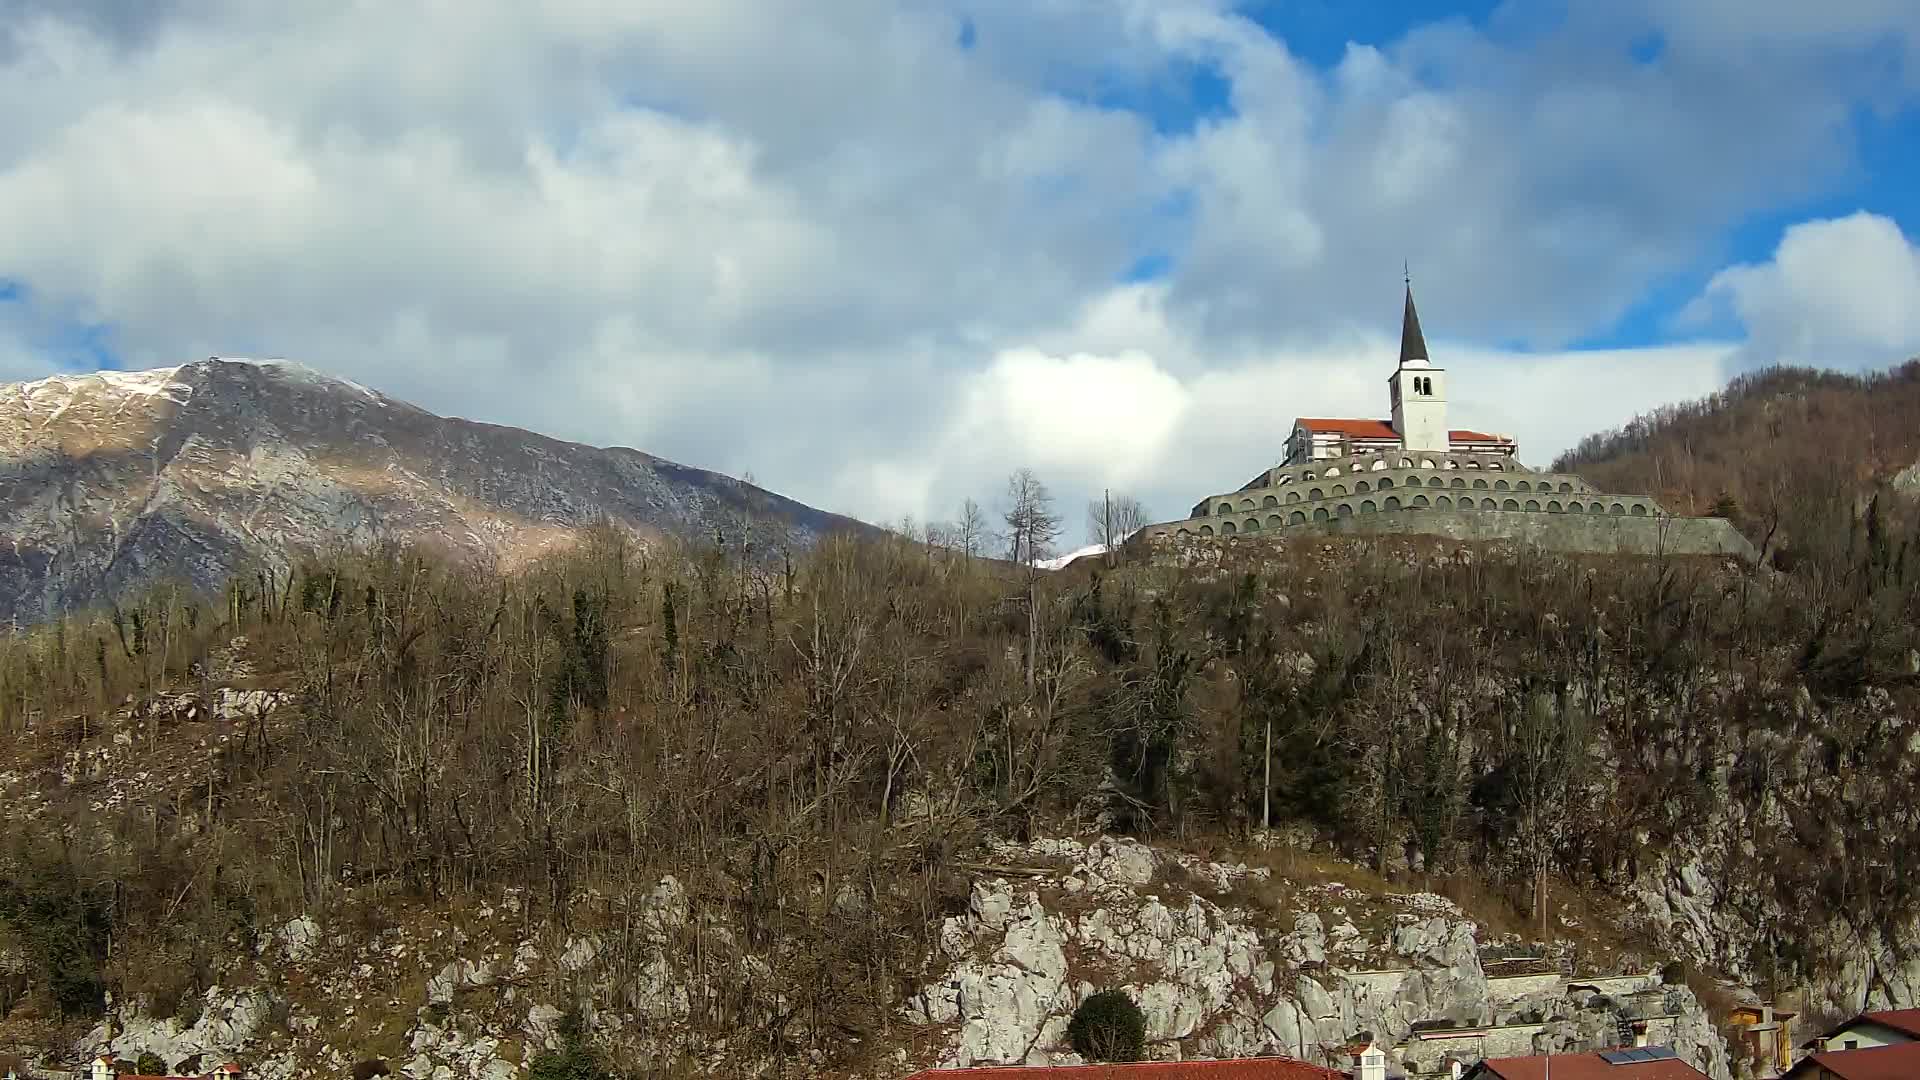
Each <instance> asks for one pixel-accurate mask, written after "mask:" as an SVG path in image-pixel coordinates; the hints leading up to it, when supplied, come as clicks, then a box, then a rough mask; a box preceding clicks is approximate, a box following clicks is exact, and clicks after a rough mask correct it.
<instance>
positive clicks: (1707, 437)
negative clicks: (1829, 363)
mask: <svg viewBox="0 0 1920 1080" xmlns="http://www.w3.org/2000/svg"><path fill="white" fill-rule="evenodd" d="M1916 462H1920V360H1911V361H1908V362H1907V363H1905V364H1902V365H1899V366H1897V367H1894V368H1892V369H1890V370H1888V371H1884V372H1873V373H1868V374H1864V375H1846V374H1842V373H1839V372H1832V371H1818V370H1814V369H1811V368H1786V367H1781V368H1770V369H1767V370H1764V371H1759V372H1755V373H1753V374H1750V375H1742V376H1740V377H1739V378H1737V379H1734V380H1733V381H1732V382H1731V383H1729V384H1728V386H1727V388H1726V389H1725V390H1723V391H1721V392H1720V393H1717V394H1713V395H1711V396H1709V397H1706V398H1703V399H1700V400H1698V401H1691V402H1685V403H1682V404H1678V405H1671V406H1667V407H1665V408H1662V409H1659V410H1657V411H1655V412H1652V413H1649V414H1647V415H1646V416H1642V417H1639V418H1637V419H1635V420H1634V421H1633V422H1632V423H1629V424H1628V425H1627V426H1626V427H1624V428H1621V429H1619V430H1617V431H1609V432H1601V433H1598V434H1594V435H1589V436H1588V437H1587V438H1585V439H1583V440H1582V441H1581V442H1580V443H1579V445H1577V446H1576V447H1574V448H1573V449H1572V450H1571V451H1568V452H1567V453H1566V454H1563V455H1561V456H1560V458H1559V459H1558V460H1556V461H1555V462H1554V464H1553V468H1554V469H1555V471H1563V470H1564V471H1572V472H1578V473H1579V474H1580V475H1582V476H1585V477H1587V478H1588V479H1589V480H1591V481H1593V482H1594V483H1596V484H1598V485H1600V486H1601V487H1602V488H1604V489H1606V490H1608V491H1632V492H1647V493H1650V494H1652V495H1654V496H1655V497H1657V498H1659V499H1660V500H1662V501H1663V502H1664V503H1665V505H1666V506H1667V507H1669V508H1670V509H1673V510H1675V511H1676V512H1679V513H1683V514H1708V513H1719V514H1722V515H1723V516H1729V517H1732V518H1733V519H1734V521H1735V523H1736V524H1738V525H1739V526H1740V528H1741V529H1742V531H1743V532H1745V533H1747V535H1748V538H1749V539H1751V540H1753V541H1754V543H1755V544H1760V545H1768V546H1770V547H1771V550H1772V551H1774V552H1777V551H1778V550H1780V548H1782V547H1783V546H1785V547H1788V548H1792V547H1795V546H1798V547H1805V546H1806V545H1807V544H1808V543H1812V542H1815V541H1816V538H1817V534H1819V533H1820V532H1821V530H1822V525H1821V522H1822V521H1823V520H1827V519H1831V518H1832V517H1833V516H1834V515H1836V514H1838V513H1842V512H1844V511H1857V509H1858V507H1859V505H1861V504H1863V503H1864V501H1865V499H1867V498H1869V497H1870V496H1871V494H1872V492H1873V490H1875V488H1876V486H1877V485H1878V484H1880V483H1882V482H1885V481H1887V480H1888V479H1889V478H1891V477H1893V476H1895V475H1896V474H1898V473H1899V472H1901V471H1902V470H1906V469H1911V468H1912V467H1913V466H1914V465H1915V463H1916Z"/></svg>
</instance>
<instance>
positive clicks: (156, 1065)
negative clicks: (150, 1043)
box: [133, 1050, 167, 1076]
mask: <svg viewBox="0 0 1920 1080" xmlns="http://www.w3.org/2000/svg"><path fill="white" fill-rule="evenodd" d="M133 1067H134V1068H136V1069H138V1070H140V1075H142V1076H165V1075H167V1063H166V1062H164V1061H161V1060H160V1055H159V1054H156V1053H154V1052H153V1051H151V1050H148V1051H147V1052H145V1053H143V1054H141V1055H140V1058H139V1060H138V1061H135V1062H134V1063H133Z"/></svg>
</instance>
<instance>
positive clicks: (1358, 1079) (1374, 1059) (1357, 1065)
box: [1353, 1043, 1387, 1080]
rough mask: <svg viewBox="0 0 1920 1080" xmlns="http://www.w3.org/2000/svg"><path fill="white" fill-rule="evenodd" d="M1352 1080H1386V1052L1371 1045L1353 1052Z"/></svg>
mask: <svg viewBox="0 0 1920 1080" xmlns="http://www.w3.org/2000/svg"><path fill="white" fill-rule="evenodd" d="M1353 1080H1387V1055H1386V1052H1385V1051H1383V1050H1381V1049H1380V1047H1378V1046H1376V1045H1375V1044H1373V1043H1368V1044H1367V1045H1366V1047H1365V1048H1364V1049H1361V1050H1356V1051H1354V1053H1353Z"/></svg>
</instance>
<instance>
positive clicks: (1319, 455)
mask: <svg viewBox="0 0 1920 1080" xmlns="http://www.w3.org/2000/svg"><path fill="white" fill-rule="evenodd" d="M1387 396H1388V398H1389V400H1390V401H1391V406H1392V414H1393V419H1391V420H1354V419H1341V420H1332V419H1325V418H1320V417H1301V418H1300V419H1298V420H1295V421H1294V422H1293V434H1292V435H1291V436H1289V437H1288V439H1287V447H1286V455H1285V457H1283V458H1282V459H1281V462H1280V463H1281V464H1282V465H1291V464H1294V463H1296V462H1301V461H1323V460H1326V459H1328V458H1338V457H1348V456H1351V455H1352V454H1355V453H1369V454H1384V453H1390V452H1393V451H1397V450H1424V451H1427V452H1430V453H1442V454H1446V453H1456V454H1503V455H1505V456H1507V457H1513V456H1514V455H1515V454H1516V453H1517V452H1518V451H1519V446H1518V444H1516V443H1515V442H1514V441H1513V440H1512V439H1510V438H1508V437H1507V436H1505V435H1487V434H1484V433H1482V432H1478V431H1467V430H1464V429H1459V428H1449V427H1447V373H1446V371H1445V370H1444V369H1442V368H1438V367H1435V366H1434V364H1433V361H1432V359H1431V358H1429V357H1428V356H1427V339H1426V335H1424V334H1422V333H1421V332H1420V313H1419V312H1418V311H1416V310H1414V307H1413V283H1412V282H1411V281H1409V282H1407V306H1406V311H1405V313H1404V314H1402V315H1401V317H1400V366H1399V367H1398V368H1396V369H1395V370H1394V373H1393V374H1392V375H1391V376H1389V377H1388V379H1387Z"/></svg>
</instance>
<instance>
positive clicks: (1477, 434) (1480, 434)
mask: <svg viewBox="0 0 1920 1080" xmlns="http://www.w3.org/2000/svg"><path fill="white" fill-rule="evenodd" d="M1447 438H1449V439H1451V440H1453V441H1454V442H1487V443H1510V442H1512V441H1513V440H1512V439H1509V438H1507V437H1506V436H1505V435H1489V434H1487V433H1486V432H1484V431H1468V430H1466V429H1465V428H1455V429H1454V430H1452V431H1449V432H1447Z"/></svg>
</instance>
